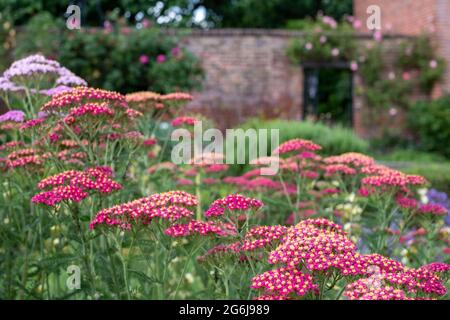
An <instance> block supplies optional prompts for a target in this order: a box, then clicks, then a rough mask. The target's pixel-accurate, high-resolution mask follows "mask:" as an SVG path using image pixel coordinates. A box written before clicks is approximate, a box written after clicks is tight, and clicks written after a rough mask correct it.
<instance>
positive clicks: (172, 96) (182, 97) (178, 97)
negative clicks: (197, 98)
mask: <svg viewBox="0 0 450 320" xmlns="http://www.w3.org/2000/svg"><path fill="white" fill-rule="evenodd" d="M193 98H194V97H193V96H192V95H191V94H189V93H186V92H172V93H168V94H165V95H163V96H161V100H162V101H165V102H187V101H191V100H192V99H193Z"/></svg>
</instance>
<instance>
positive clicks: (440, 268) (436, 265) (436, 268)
mask: <svg viewBox="0 0 450 320" xmlns="http://www.w3.org/2000/svg"><path fill="white" fill-rule="evenodd" d="M419 270H427V271H429V272H432V273H437V274H441V273H443V274H445V273H448V272H450V264H448V263H443V262H432V263H429V264H426V265H424V266H422V267H420V268H419Z"/></svg>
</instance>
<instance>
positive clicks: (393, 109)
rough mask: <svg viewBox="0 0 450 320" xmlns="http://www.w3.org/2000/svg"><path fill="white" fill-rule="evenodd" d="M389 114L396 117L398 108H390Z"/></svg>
mask: <svg viewBox="0 0 450 320" xmlns="http://www.w3.org/2000/svg"><path fill="white" fill-rule="evenodd" d="M389 115H390V116H391V117H395V116H396V115H397V109H396V108H390V109H389Z"/></svg>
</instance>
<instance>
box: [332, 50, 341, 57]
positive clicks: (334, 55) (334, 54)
mask: <svg viewBox="0 0 450 320" xmlns="http://www.w3.org/2000/svg"><path fill="white" fill-rule="evenodd" d="M339 52H340V51H339V49H338V48H333V50H331V55H332V56H333V57H337V56H338V55H339Z"/></svg>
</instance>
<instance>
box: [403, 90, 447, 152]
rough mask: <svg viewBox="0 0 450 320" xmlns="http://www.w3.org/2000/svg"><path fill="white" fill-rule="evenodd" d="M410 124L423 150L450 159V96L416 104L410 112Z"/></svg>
mask: <svg viewBox="0 0 450 320" xmlns="http://www.w3.org/2000/svg"><path fill="white" fill-rule="evenodd" d="M409 123H410V126H411V128H412V129H413V130H414V132H415V133H417V135H418V137H419V147H420V148H421V149H423V150H425V151H433V152H436V153H439V154H441V155H443V156H445V157H447V158H450V143H449V141H450V95H446V96H443V97H442V98H440V99H437V100H434V101H419V102H417V103H415V104H414V105H413V106H412V107H411V109H410V111H409Z"/></svg>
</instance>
